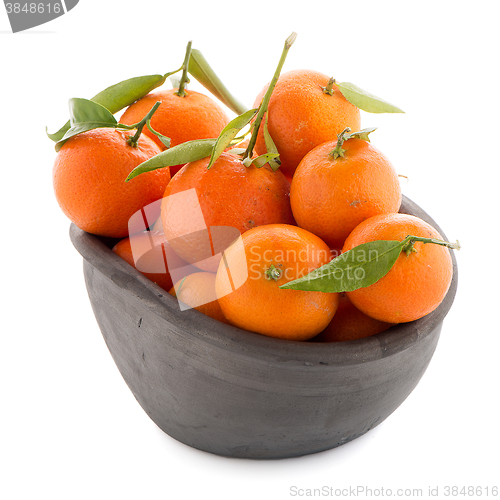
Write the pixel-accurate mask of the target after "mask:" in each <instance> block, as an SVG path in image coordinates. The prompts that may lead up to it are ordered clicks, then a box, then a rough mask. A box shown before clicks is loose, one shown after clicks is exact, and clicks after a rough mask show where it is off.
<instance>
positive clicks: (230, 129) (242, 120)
mask: <svg viewBox="0 0 500 500" xmlns="http://www.w3.org/2000/svg"><path fill="white" fill-rule="evenodd" d="M257 111H258V109H250V110H248V111H246V112H245V113H243V114H242V115H239V116H237V117H236V118H234V119H233V120H231V121H230V122H229V123H228V124H227V125H226V126H225V127H224V128H223V129H222V132H221V133H220V135H219V137H218V138H217V140H216V143H215V146H214V149H213V151H212V155H211V157H210V163H209V164H208V168H210V167H211V166H212V165H213V164H214V163H215V162H216V161H217V158H219V156H220V155H221V154H222V153H223V152H224V150H225V149H226V148H227V147H228V146H229V145H230V144H231V141H232V140H233V139H234V138H235V137H236V136H237V135H238V133H239V132H240V130H241V129H242V128H244V127H246V126H247V125H248V124H249V123H250V121H251V120H252V118H253V117H254V116H255V115H256V114H257Z"/></svg>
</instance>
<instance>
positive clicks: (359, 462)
mask: <svg viewBox="0 0 500 500" xmlns="http://www.w3.org/2000/svg"><path fill="white" fill-rule="evenodd" d="M293 5H296V6H295V7H294V6H292V3H291V2H289V1H286V2H271V1H261V0H254V1H251V2H246V3H239V4H231V3H230V2H220V3H218V2H208V1H207V2H199V1H195V0H191V1H189V2H180V1H176V2H173V1H168V2H159V1H155V2H153V1H149V0H142V1H140V2H138V1H132V0H120V1H118V0H106V1H105V2H104V1H98V0H81V1H80V3H79V4H78V5H77V6H76V7H75V8H74V10H72V11H71V12H69V13H68V14H67V15H65V16H63V17H61V18H59V19H57V20H55V21H53V22H51V23H48V24H46V25H43V26H40V27H37V28H34V29H32V30H30V31H27V32H24V33H18V34H12V33H11V32H10V26H9V23H8V19H7V15H6V14H5V10H4V9H3V6H0V54H1V66H0V68H1V69H0V72H1V78H0V89H1V94H0V99H1V107H0V109H1V120H0V138H1V154H0V158H1V186H2V189H1V193H2V194H1V196H0V200H1V203H2V206H1V209H2V227H3V234H2V244H1V252H2V255H1V266H2V271H1V276H2V281H1V283H2V300H1V303H2V315H1V332H2V333H1V334H2V342H1V363H0V370H1V374H0V375H1V378H0V380H1V384H2V385H1V400H2V409H1V413H0V419H1V424H0V453H1V460H2V464H1V467H0V474H1V476H2V477H1V481H0V496H1V497H2V498H5V499H8V500H12V499H23V500H24V499H30V500H35V499H38V498H44V499H45V498H47V499H51V500H60V499H72V500H76V499H88V498H92V499H95V500H104V499H106V500H107V499H115V498H116V499H118V498H119V499H121V500H129V499H136V498H143V499H148V500H159V499H167V498H168V499H177V498H188V499H191V498H192V499H197V498H218V499H232V498H239V499H252V500H253V499H258V498H264V499H286V498H290V497H291V493H292V489H291V488H292V487H296V488H300V489H302V490H303V491H302V493H304V494H305V493H306V491H305V490H306V489H307V488H311V489H312V488H322V487H323V486H328V487H334V488H348V487H350V486H351V487H357V486H366V487H369V488H372V489H377V488H382V487H383V488H385V489H387V488H390V489H392V490H393V493H394V494H395V493H396V489H397V488H408V489H411V488H422V490H423V494H424V496H427V493H428V488H429V487H430V486H431V487H436V486H439V487H440V489H441V493H442V494H443V493H444V487H445V486H447V485H449V486H453V485H456V486H459V487H461V486H463V485H465V486H469V485H470V486H482V487H483V488H485V487H487V486H488V487H490V492H491V487H492V486H493V485H495V484H496V485H497V486H499V482H498V474H497V473H498V465H499V463H498V462H499V461H498V447H499V444H500V442H499V430H498V429H499V425H498V422H499V416H500V415H499V410H498V381H499V380H498V379H499V371H498V365H499V363H498V352H499V349H500V341H499V333H500V328H499V322H498V310H499V307H498V285H497V284H498V282H499V279H500V276H499V273H498V267H497V261H498V252H499V249H500V241H499V237H498V209H497V207H498V199H499V196H498V172H499V167H500V165H499V163H500V161H499V157H498V152H499V148H498V124H499V123H498V118H499V116H500V113H499V111H500V110H499V99H498V92H499V91H498V73H497V66H498V49H499V46H500V44H499V41H500V38H499V35H498V26H497V19H498V14H497V12H496V10H497V9H496V8H495V2H493V1H490V2H486V1H481V0H479V1H475V2H473V3H471V2H462V1H455V2H451V1H450V2H445V1H443V2H437V1H432V2H430V1H427V0H424V1H419V2H401V1H399V2H395V1H376V2H365V1H359V0H358V1H356V2H347V1H343V2H338V1H331V2H300V3H299V2H297V3H296V4H295V3H294V4H293ZM292 31H296V32H297V33H298V38H297V41H296V43H295V45H294V46H293V47H292V49H291V50H290V53H289V55H288V58H287V61H286V64H285V68H284V71H287V70H290V69H296V68H311V69H316V70H318V71H322V72H323V73H326V74H328V75H333V76H334V77H335V78H336V79H338V80H339V81H350V82H353V83H356V84H357V85H359V86H360V87H362V88H365V89H366V90H369V91H370V92H372V93H374V94H376V95H379V96H381V97H383V98H385V99H387V100H389V101H390V102H393V103H394V104H396V105H398V106H400V107H401V108H403V109H404V110H405V111H406V114H404V115H369V114H366V113H364V114H363V116H362V119H363V126H364V127H369V126H377V127H378V130H377V131H376V132H375V133H374V134H372V143H373V144H374V145H376V146H377V147H379V148H380V149H381V150H382V151H383V152H384V153H385V154H386V155H387V156H388V157H389V158H390V159H391V160H392V162H393V163H394V165H395V166H396V168H397V170H398V172H399V173H400V174H404V175H406V176H408V181H407V182H403V192H404V193H405V194H406V195H408V196H409V197H410V198H412V199H413V200H414V201H416V202H417V203H419V204H420V205H421V206H422V207H423V208H424V209H425V210H427V211H428V212H429V213H430V214H431V216H432V217H433V218H434V219H436V221H437V222H438V223H439V225H440V226H441V227H442V228H443V230H444V232H445V233H446V235H447V236H448V238H449V239H451V240H455V239H459V240H460V242H461V244H462V250H461V251H460V252H458V253H457V259H458V263H459V275H460V279H459V290H458V294H457V297H456V300H455V303H454V306H453V308H452V310H451V312H450V314H449V315H448V317H447V318H446V320H445V324H444V328H443V332H442V336H441V339H440V342H439V344H438V348H437V350H436V353H435V355H434V358H433V360H432V362H431V364H430V366H429V368H428V370H427V372H426V373H425V375H424V377H423V379H422V380H421V382H420V384H419V385H418V387H417V388H416V389H415V391H414V392H413V393H412V394H411V395H410V397H409V398H408V399H407V400H406V401H405V402H404V403H403V405H402V406H401V407H400V408H399V409H398V410H397V411H396V412H395V413H394V414H393V415H391V416H390V417H389V418H388V419H387V420H386V421H385V422H383V423H382V424H381V425H379V426H378V427H377V428H375V429H374V430H372V431H370V432H368V433H367V434H366V435H365V436H363V437H361V438H359V439H357V440H355V441H353V442H351V443H349V444H347V445H345V446H343V447H341V448H337V449H334V450H331V451H327V452H323V453H320V454H316V455H312V456H307V457H302V458H295V459H286V460H278V461H251V460H241V459H227V458H221V457H217V456H213V455H210V454H207V453H204V452H200V451H197V450H194V449H191V448H189V447H187V446H185V445H183V444H180V443H178V442H177V441H175V440H173V439H171V438H170V437H168V436H167V435H165V434H163V433H162V432H161V431H160V430H159V429H158V428H157V427H156V426H155V424H154V423H153V422H152V421H150V420H149V418H148V417H147V415H146V414H145V413H144V411H143V410H142V409H141V408H140V407H139V405H138V404H137V402H136V401H135V399H134V398H133V396H132V394H131V393H130V391H129V389H128V388H127V387H126V385H125V383H124V382H123V380H122V378H121V376H120V374H119V373H118V370H117V369H116V367H115V365H114V363H113V361H112V359H111V356H110V355H109V353H108V351H107V349H106V346H105V344H104V341H103V339H102V337H101V334H100V332H99V328H98V326H97V323H96V322H95V319H94V317H93V314H92V311H91V308H90V303H89V301H88V298H87V295H86V290H85V285H84V281H83V274H82V261H81V257H80V256H79V254H78V253H77V252H76V251H75V249H74V248H73V247H72V245H71V243H70V240H69V237H68V229H69V222H68V220H67V219H66V218H65V217H64V215H63V214H62V212H61V211H60V210H59V207H58V206H57V204H56V202H55V199H54V196H53V192H52V180H51V171H52V164H53V161H54V158H55V152H54V149H53V143H52V142H51V141H50V140H49V139H48V138H47V137H46V136H45V126H46V125H47V126H48V127H49V130H51V131H55V130H57V129H58V128H59V127H60V126H61V125H62V124H63V123H64V122H65V121H66V119H67V101H68V99H69V98H71V97H91V96H92V95H94V94H96V93H97V92H99V91H100V90H102V89H103V88H105V87H107V86H109V85H111V84H114V83H116V82H118V81H120V80H123V79H126V78H130V77H133V76H140V75H143V74H151V73H165V72H167V71H171V70H173V69H175V68H177V67H179V66H180V64H181V63H182V60H183V57H184V50H185V46H186V43H187V41H188V40H190V39H192V40H193V46H194V47H196V48H198V49H200V50H201V51H202V52H203V54H204V55H205V57H206V58H207V60H208V61H209V62H210V63H211V65H212V67H213V68H214V69H215V70H216V71H217V73H218V74H219V76H220V77H221V78H222V80H223V81H224V82H225V84H226V85H227V86H228V87H229V88H230V89H231V90H232V92H233V93H234V94H235V95H237V96H238V98H239V99H240V100H241V101H243V102H244V103H245V104H247V105H248V106H251V105H252V103H253V100H254V97H255V96H256V95H257V93H258V92H259V91H260V89H261V87H262V86H263V85H264V84H265V83H266V82H267V81H268V80H269V79H270V78H271V76H272V74H273V72H274V69H275V67H276V64H277V62H278V59H279V57H280V54H281V50H282V46H283V42H284V40H285V38H286V37H287V36H288V35H289V34H290V33H291V32H292ZM167 85H168V83H167ZM191 88H194V89H199V86H197V85H196V84H193V85H192V87H191ZM495 481H496V483H495ZM297 491H299V490H297ZM485 491H486V490H483V497H485ZM373 494H374V495H375V494H376V492H374V493H373ZM380 495H381V494H380V491H379V496H380Z"/></svg>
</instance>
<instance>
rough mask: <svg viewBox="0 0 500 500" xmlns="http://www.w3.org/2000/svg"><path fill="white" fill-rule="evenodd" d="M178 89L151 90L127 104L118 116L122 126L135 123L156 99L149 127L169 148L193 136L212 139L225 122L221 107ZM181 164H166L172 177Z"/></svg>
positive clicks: (204, 96) (195, 94)
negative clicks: (166, 141)
mask: <svg viewBox="0 0 500 500" xmlns="http://www.w3.org/2000/svg"><path fill="white" fill-rule="evenodd" d="M177 90H178V89H169V90H160V91H157V92H151V93H149V94H148V95H146V96H145V97H143V98H142V99H139V100H138V101H136V102H135V103H134V104H132V105H130V106H129V107H128V108H127V109H126V110H125V112H124V113H123V115H122V116H121V118H120V122H121V123H124V124H125V125H132V124H134V123H138V122H139V121H140V120H141V119H142V118H143V117H144V116H146V114H147V113H148V111H149V110H150V109H151V108H152V107H153V105H154V104H155V103H156V102H157V101H161V104H160V107H159V108H158V109H157V110H156V112H155V114H154V115H153V117H152V118H151V122H150V123H151V127H152V128H153V129H154V130H155V131H156V132H159V133H160V134H162V135H165V136H167V137H169V138H170V147H174V146H177V145H178V144H182V143H183V142H187V141H192V140H195V139H210V138H216V137H218V136H219V134H220V133H221V132H222V129H223V128H224V127H225V126H226V125H227V124H228V123H229V118H228V116H227V115H226V113H225V112H224V110H223V109H222V108H221V107H220V106H219V105H218V104H217V103H216V102H215V101H214V100H213V99H211V98H210V97H208V96H206V95H205V94H201V93H199V92H196V91H194V90H185V95H184V96H182V97H181V96H178V95H176V92H177ZM144 133H145V134H146V135H148V136H149V137H150V138H151V139H153V140H154V141H155V142H156V143H157V144H158V146H159V147H160V149H161V150H162V151H163V150H165V146H164V145H163V143H162V142H161V141H160V139H159V138H158V137H157V136H156V135H154V134H153V133H151V132H150V130H149V129H147V128H145V129H144ZM181 167H182V165H176V166H172V167H170V170H171V174H172V176H174V174H176V173H177V172H178V171H179V170H180V168H181Z"/></svg>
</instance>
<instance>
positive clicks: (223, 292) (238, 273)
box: [215, 224, 338, 340]
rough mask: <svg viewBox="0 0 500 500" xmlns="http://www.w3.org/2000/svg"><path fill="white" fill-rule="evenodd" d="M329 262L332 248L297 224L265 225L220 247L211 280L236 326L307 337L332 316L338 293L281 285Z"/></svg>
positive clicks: (290, 337)
mask: <svg viewBox="0 0 500 500" xmlns="http://www.w3.org/2000/svg"><path fill="white" fill-rule="evenodd" d="M329 261H330V249H329V248H328V246H327V245H326V244H325V243H324V242H323V241H322V240H321V239H320V238H318V237H317V236H315V235H314V234H312V233H310V232H309V231H306V230H305V229H301V228H299V227H296V226H289V225H286V224H269V225H265V226H259V227H255V228H253V229H250V230H249V231H247V232H245V233H244V234H242V236H241V238H238V240H236V242H234V243H233V244H231V245H230V246H229V248H227V249H226V250H225V252H224V258H223V259H222V260H221V262H220V265H219V269H218V271H217V277H216V281H215V290H216V293H217V297H218V299H219V304H220V307H221V309H222V312H223V313H224V316H225V317H226V318H227V319H228V321H229V322H230V323H231V324H232V325H235V326H237V327H239V328H243V329H244V330H249V331H252V332H256V333H260V334H262V335H267V336H269V337H276V338H281V339H287V340H308V339H310V338H312V337H314V336H315V335H316V334H318V333H319V332H321V331H322V330H323V329H324V328H325V327H326V326H327V325H328V323H329V322H330V321H331V319H332V317H333V315H334V314H335V311H336V309H337V305H338V294H335V293H322V292H304V291H299V290H284V289H280V286H281V285H284V284H285V283H288V282H289V281H292V280H294V279H296V278H299V277H302V276H305V275H306V274H308V273H309V272H310V271H312V270H313V269H316V268H318V267H320V266H322V265H324V264H326V263H327V262H329Z"/></svg>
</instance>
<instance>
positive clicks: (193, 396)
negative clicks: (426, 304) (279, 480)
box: [70, 197, 457, 459]
mask: <svg viewBox="0 0 500 500" xmlns="http://www.w3.org/2000/svg"><path fill="white" fill-rule="evenodd" d="M400 212H403V213H407V214H412V215H415V216H417V217H420V218H422V219H424V220H426V221H427V222H429V223H430V224H431V225H432V226H433V227H435V228H436V229H437V230H438V231H439V232H440V234H441V235H442V236H443V238H445V239H446V236H445V235H444V234H443V232H442V231H441V230H440V228H439V227H438V226H437V224H436V223H435V222H434V221H433V220H432V219H431V218H430V217H429V216H428V215H427V214H426V213H425V212H424V211H423V210H422V209H421V208H420V207H418V206H417V205H416V204H415V203H413V202H412V201H410V200H409V199H408V198H406V197H403V204H402V207H401V210H400ZM70 236H71V240H72V242H73V244H74V246H75V247H76V249H77V250H78V252H79V253H80V254H81V255H82V256H83V259H84V275H85V282H86V286H87V290H88V294H89V297H90V301H91V304H92V308H93V311H94V314H95V317H96V319H97V322H98V324H99V327H100V329H101V332H102V335H103V337H104V339H105V341H106V344H107V346H108V348H109V351H110V353H111V355H112V357H113V359H114V361H115V363H116V365H117V367H118V369H119V370H120V373H121V375H122V376H123V378H124V380H125V382H126V383H127V385H128V387H129V388H130V390H131V391H132V393H133V395H134V396H135V398H136V399H137V401H138V402H139V404H140V405H141V406H142V408H143V409H144V411H145V412H146V413H147V414H148V415H149V417H150V418H151V419H152V420H153V421H154V422H155V423H156V424H157V425H158V427H159V428H160V429H162V430H163V431H164V432H166V433H167V434H168V435H170V436H171V437H173V438H175V439H177V440H178V441H180V442H182V443H185V444H187V445H189V446H192V447H194V448H197V449H200V450H204V451H207V452H211V453H215V454H218V455H224V456H231V457H244V458H259V459H263V458H285V457H293V456H300V455H306V454H310V453H316V452H319V451H323V450H327V449H330V448H334V447H336V446H340V445H342V444H344V443H347V442H349V441H351V440H353V439H355V438H357V437H359V436H361V435H363V434H365V433H366V432H367V431H369V430H370V429H372V428H374V427H375V426H376V425H378V424H380V423H381V422H382V421H384V420H385V419H386V418H387V417H388V416H389V415H390V414H391V413H392V412H393V411H394V410H396V408H398V406H399V405H400V404H401V403H402V402H403V401H404V400H405V399H406V398H407V396H408V395H409V394H410V393H411V392H412V390H413V389H414V388H415V387H416V385H417V384H418V382H419V380H420V379H421V377H422V375H423V374H424V372H425V370H426V368H427V366H428V364H429V362H430V360H431V358H432V355H433V353H434V350H435V348H436V345H437V342H438V339H439V334H440V332H441V327H442V323H443V320H444V318H445V316H446V314H447V313H448V311H449V310H450V307H451V305H452V303H453V300H454V297H455V293H456V288H457V264H456V260H455V257H454V255H453V252H451V255H452V259H453V268H454V269H453V280H452V283H451V286H450V289H449V291H448V293H447V295H446V297H445V299H444V300H443V302H442V303H441V305H440V306H439V307H438V308H437V309H436V310H435V311H433V312H432V313H430V314H428V315H427V316H425V317H423V318H421V319H419V320H417V321H413V322H410V323H404V324H399V325H396V326H393V327H391V328H390V329H389V330H386V331H385V332H382V333H379V334H377V335H374V336H372V337H367V338H364V339H359V340H354V341H347V342H336V343H314V342H294V341H286V340H280V339H274V338H270V337H265V336H262V335H258V334H255V333H251V332H247V331H244V330H240V329H238V328H235V327H232V326H229V325H226V324H223V323H220V322H218V321H216V320H214V319H212V318H210V317H208V316H205V315H204V314H202V313H200V312H198V311H196V310H194V309H191V310H187V311H180V309H179V305H178V303H177V300H176V299H175V298H174V297H172V296H170V295H169V294H168V293H166V292H165V291H164V290H162V289H161V288H159V287H158V286H157V285H156V284H155V283H153V282H151V281H150V280H148V279H147V278H145V277H144V276H143V275H142V274H140V273H139V272H138V271H136V270H135V269H134V268H133V267H132V266H130V265H129V264H127V263H126V262H125V261H124V260H122V259H121V258H120V257H118V256H117V255H115V254H114V253H113V252H112V251H111V250H110V248H109V245H110V242H107V244H106V242H105V241H103V240H102V239H101V238H99V237H97V236H94V235H91V234H88V233H85V232H83V231H82V230H80V229H78V228H77V227H76V226H75V225H73V224H72V225H71V228H70Z"/></svg>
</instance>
